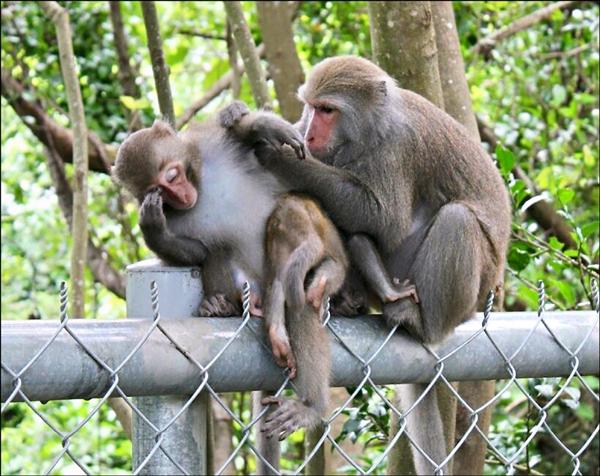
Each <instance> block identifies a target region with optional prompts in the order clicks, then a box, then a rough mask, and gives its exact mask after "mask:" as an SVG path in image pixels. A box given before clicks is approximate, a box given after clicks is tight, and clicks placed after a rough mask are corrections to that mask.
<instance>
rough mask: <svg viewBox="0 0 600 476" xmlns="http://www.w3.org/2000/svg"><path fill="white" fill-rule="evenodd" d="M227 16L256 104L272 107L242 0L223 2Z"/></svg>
mask: <svg viewBox="0 0 600 476" xmlns="http://www.w3.org/2000/svg"><path fill="white" fill-rule="evenodd" d="M223 3H224V4H225V11H226V12H227V18H228V19H229V21H230V22H231V27H232V29H233V36H234V37H235V42H236V44H237V47H238V49H239V51H240V55H241V57H242V60H243V61H244V65H245V66H246V74H247V75H248V81H249V82H250V88H251V89H252V95H253V96H254V100H255V101H256V105H257V106H258V107H260V108H263V109H272V108H273V105H272V102H271V97H270V96H269V89H268V87H267V81H266V79H265V73H264V71H263V68H262V67H261V65H260V58H259V56H258V52H257V51H256V45H255V44H254V40H253V39H252V35H251V34H250V29H249V28H248V23H246V19H245V18H244V13H243V12H242V5H241V3H240V2H223Z"/></svg>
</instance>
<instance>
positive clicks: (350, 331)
mask: <svg viewBox="0 0 600 476" xmlns="http://www.w3.org/2000/svg"><path fill="white" fill-rule="evenodd" d="M150 283H152V284H150ZM159 289H160V296H159V295H158V291H159ZM594 292H595V297H596V310H595V311H578V312H544V291H543V287H541V288H540V308H539V310H538V312H537V313H489V311H488V312H486V313H484V314H478V315H477V316H476V317H475V318H474V319H473V320H471V321H469V322H467V323H465V324H463V325H461V326H459V327H458V328H457V329H456V331H455V332H454V334H453V335H451V336H450V337H449V338H448V339H447V340H445V341H444V342H443V343H441V344H439V345H437V346H434V347H425V346H423V345H421V344H419V343H417V342H415V341H414V340H412V339H411V338H409V337H408V336H407V335H405V334H404V333H403V332H402V331H398V332H394V330H390V329H388V328H386V327H385V325H384V323H383V320H382V319H379V318H376V317H374V316H369V317H361V318H352V319H349V318H337V317H336V318H328V319H326V325H327V327H328V329H329V331H330V338H331V342H332V358H333V363H332V372H331V375H332V385H333V386H348V387H354V388H355V391H354V392H353V394H352V395H350V396H349V397H348V399H347V400H346V401H345V402H344V403H343V405H342V406H341V408H338V409H337V410H335V411H334V412H332V414H331V415H329V417H328V418H327V420H326V421H325V422H324V423H325V425H324V433H323V436H322V437H321V438H320V439H319V442H318V443H319V444H318V445H317V447H316V448H315V449H314V450H313V451H310V452H307V454H306V456H305V459H304V461H303V462H302V463H301V464H300V465H299V466H297V467H296V468H295V469H294V471H295V472H300V471H302V470H303V469H304V467H305V466H306V465H307V464H308V463H309V462H310V460H311V459H312V458H314V456H315V454H316V453H317V451H318V449H319V447H320V446H322V445H323V444H325V442H328V443H329V444H331V445H332V446H333V447H334V448H335V451H336V452H338V453H339V454H340V455H341V456H342V458H343V459H344V460H345V461H347V463H348V464H349V465H350V467H351V468H352V469H353V470H354V471H355V472H358V473H361V474H373V473H374V472H375V471H376V469H377V468H378V467H379V466H380V464H381V462H382V461H383V460H384V458H385V457H386V455H387V453H388V452H389V450H390V448H391V446H392V444H393V442H394V441H396V440H397V438H398V437H399V436H400V434H398V435H396V436H395V437H393V438H392V437H390V441H389V444H388V447H387V448H386V451H384V452H383V453H381V455H380V457H379V458H377V460H376V461H374V462H372V463H371V464H370V465H368V466H366V465H365V464H361V463H360V462H358V461H356V460H355V458H353V455H351V454H349V453H348V452H347V451H345V450H344V449H343V448H342V447H341V446H340V445H339V444H338V443H337V442H336V441H335V437H336V435H335V434H333V431H332V427H331V424H332V423H333V421H334V420H335V419H338V418H343V415H341V412H342V410H344V409H345V408H347V407H348V406H349V405H351V403H352V400H353V398H354V397H355V396H356V395H357V394H358V392H360V391H361V389H362V388H363V387H364V386H366V385H373V386H374V388H375V392H376V394H377V395H378V396H379V398H380V399H381V401H382V402H383V403H384V404H385V405H386V407H387V408H388V409H389V410H390V411H392V412H394V413H396V414H397V415H398V417H399V418H400V419H404V418H405V417H406V416H407V413H406V412H405V413H404V414H402V413H401V411H400V410H399V409H397V408H396V407H395V406H394V404H393V403H392V402H391V401H390V400H389V399H388V398H387V397H386V396H385V394H384V392H383V391H382V390H381V388H380V386H381V385H384V384H399V383H408V382H420V383H428V382H437V383H442V384H443V385H447V387H448V388H449V389H450V390H451V392H453V393H454V394H455V395H456V397H457V399H458V402H459V403H458V404H459V405H463V406H465V408H466V409H467V411H468V412H469V414H470V415H471V417H472V421H473V424H472V425H471V426H470V427H469V430H468V431H469V432H476V431H479V430H478V429H477V427H476V426H475V423H476V421H477V417H478V415H479V413H480V411H481V410H482V409H483V407H482V408H470V407H469V406H468V404H467V402H466V401H464V400H463V399H462V397H461V396H460V395H459V394H458V393H456V390H454V387H452V386H451V385H450V384H449V382H454V381H462V380H479V379H505V385H504V386H503V387H502V389H501V390H500V391H499V392H498V393H497V394H496V395H495V396H494V398H493V401H490V402H487V403H486V405H484V407H487V406H488V405H491V404H493V403H494V402H495V401H497V400H498V399H499V398H500V397H501V395H502V394H503V393H504V392H505V391H506V389H508V388H509V387H511V386H512V387H514V386H516V387H517V388H519V390H520V391H521V392H522V395H523V396H524V397H525V398H526V399H527V401H528V402H529V404H530V405H531V406H532V408H534V409H535V410H536V413H537V419H536V421H535V423H534V425H533V427H532V429H531V432H530V437H529V438H528V439H527V440H526V441H525V444H524V445H522V446H521V447H520V448H519V450H518V451H516V452H514V453H513V454H510V455H507V454H503V452H502V450H501V449H499V448H496V447H495V445H494V444H493V443H492V442H491V441H490V440H489V439H487V437H485V435H482V437H484V438H486V442H487V445H488V449H489V450H490V451H491V452H492V453H493V454H494V455H495V457H496V458H497V459H498V460H499V461H501V462H502V463H503V464H504V465H505V466H506V468H507V471H509V472H510V471H511V470H512V469H513V468H514V466H515V465H517V464H518V463H519V462H520V461H521V459H522V458H523V457H524V453H525V449H526V446H527V444H528V443H529V442H530V441H531V439H532V438H534V437H535V436H536V435H537V434H538V433H540V432H543V433H545V434H549V435H550V437H551V438H553V440H554V441H555V442H556V444H557V446H558V447H559V448H560V449H561V450H562V451H564V452H565V453H566V454H568V455H569V457H570V458H571V460H572V471H573V473H574V474H576V473H578V472H579V465H580V457H581V455H582V454H583V453H584V452H585V451H586V450H588V449H589V448H590V445H591V443H592V442H593V441H594V439H596V438H597V437H598V425H597V423H596V426H595V430H593V431H592V432H591V433H590V434H587V435H583V434H582V435H581V438H578V440H579V441H578V444H577V447H568V446H567V445H565V444H564V443H563V442H562V441H561V440H560V438H559V437H558V436H557V435H556V433H555V431H554V430H553V429H552V428H551V427H550V426H549V425H548V424H547V421H546V419H547V414H548V410H549V408H550V407H551V406H552V405H554V404H556V402H557V401H558V400H559V399H560V398H561V395H562V393H563V391H564V389H565V388H566V387H567V386H568V385H569V384H571V383H572V382H574V381H577V382H578V385H579V386H580V387H581V388H582V389H583V390H582V391H583V392H585V393H587V394H588V395H589V396H590V397H591V399H592V400H593V401H594V402H595V405H597V404H598V401H599V397H598V393H597V391H594V390H593V389H592V388H590V386H589V385H588V383H586V381H585V379H583V378H582V377H583V376H584V375H598V374H599V372H600V364H599V358H598V357H599V356H598V354H599V351H598V348H599V334H598V304H597V303H598V290H597V288H595V289H594ZM200 299H201V284H200V282H199V275H198V273H197V271H196V270H194V269H185V268H164V267H160V266H157V265H156V264H155V263H150V264H148V263H143V264H139V265H136V266H133V267H131V268H130V269H129V284H128V315H129V316H133V317H134V318H131V319H127V320H124V321H116V320H113V321H90V320H75V319H70V318H69V317H68V316H67V314H66V303H67V296H66V290H65V289H64V288H63V289H62V290H61V296H60V309H61V315H60V320H59V321H37V322H33V321H25V322H21V321H4V322H2V350H1V368H2V384H1V393H2V402H4V403H3V405H2V412H4V411H5V410H6V409H7V408H8V407H9V405H11V404H12V403H14V402H25V403H26V404H27V405H28V406H29V407H30V408H31V409H32V411H34V412H35V413H36V414H37V415H38V416H39V417H40V418H41V419H42V420H43V421H44V422H45V424H47V425H48V426H49V427H50V428H52V430H53V431H54V432H55V433H56V434H57V435H59V436H60V438H61V440H62V445H63V447H62V450H61V451H60V452H59V454H58V455H57V456H56V457H55V459H54V460H53V461H49V462H48V467H47V468H40V471H46V472H51V471H52V470H53V468H55V467H56V465H57V464H58V462H59V461H60V460H61V458H63V457H65V455H68V456H69V457H70V458H71V459H72V460H73V461H74V462H75V463H76V464H77V465H78V466H79V467H80V468H81V470H82V471H83V472H85V473H89V472H90V471H89V469H88V468H87V467H86V465H85V464H84V463H83V462H82V461H81V460H80V458H79V455H77V454H74V453H73V451H72V450H71V448H70V441H71V438H72V437H73V436H74V435H75V434H76V433H77V432H78V431H79V430H80V429H81V428H82V427H83V426H84V425H86V424H87V423H88V422H89V420H90V419H91V418H92V416H94V415H95V413H97V412H98V410H99V409H100V407H101V406H102V405H103V404H104V403H105V402H106V400H107V399H108V398H109V397H114V396H120V397H123V398H124V399H125V401H126V402H127V404H128V405H129V406H130V407H131V409H132V410H133V414H134V431H133V452H134V454H133V471H134V473H142V474H206V473H208V472H213V471H214V472H216V473H220V472H222V471H224V470H225V468H226V467H228V465H229V464H230V463H231V461H232V460H233V459H234V458H235V456H236V455H237V454H238V453H239V451H240V450H241V449H242V448H243V447H247V448H250V450H251V451H252V452H253V453H254V454H255V456H256V458H257V461H260V462H262V464H263V465H264V467H266V468H270V470H272V471H274V472H277V471H279V469H278V466H277V464H278V462H276V461H267V460H266V459H265V458H264V456H263V455H262V454H261V452H260V451H259V450H258V449H257V448H256V446H255V443H254V439H253V433H254V431H253V430H254V428H255V425H256V422H257V421H258V420H259V419H260V418H261V417H262V416H263V414H264V413H265V411H263V412H261V413H260V414H258V415H255V416H253V418H252V421H250V422H249V423H244V421H243V420H242V418H241V415H238V414H236V413H235V411H234V410H233V409H232V408H230V405H229V404H228V403H227V400H226V399H225V398H223V396H222V395H219V393H222V392H231V391H243V390H271V391H276V392H277V394H279V393H281V392H282V391H283V390H284V389H285V388H286V386H288V384H289V383H290V382H289V381H288V379H287V378H286V375H285V373H284V372H282V370H281V369H280V368H279V367H277V366H276V365H275V364H274V362H273V359H272V357H271V352H270V349H269V346H268V344H267V341H266V338H265V334H264V332H263V329H262V322H261V321H260V320H257V319H252V318H250V316H249V313H248V311H247V309H248V308H247V306H246V310H245V312H244V315H243V316H242V318H190V317H186V316H190V315H191V314H192V312H193V311H194V310H195V309H196V308H197V306H198V304H199V302H200ZM159 301H160V303H161V309H160V310H159V307H158V303H159ZM167 303H168V304H167ZM541 376H547V377H549V376H560V377H566V379H565V380H564V382H563V383H562V385H561V386H560V388H559V390H558V391H557V392H556V393H555V394H554V395H552V396H551V398H549V399H548V401H547V402H545V403H544V404H543V405H540V404H539V403H538V402H537V401H536V400H535V399H534V398H533V397H532V396H531V395H530V394H529V393H528V391H527V389H526V388H525V386H524V385H523V384H522V383H521V382H520V381H519V380H517V379H520V378H524V377H541ZM95 397H96V398H100V401H99V402H98V403H97V404H96V405H95V406H94V407H93V408H92V410H91V411H90V413H89V415H88V416H87V417H86V418H84V419H83V420H82V421H81V422H79V424H78V425H77V426H76V427H75V428H72V429H71V430H70V431H69V432H67V433H65V432H61V431H60V430H59V429H58V428H56V426H55V425H54V424H53V423H52V422H51V421H49V420H48V419H47V418H45V416H44V414H43V413H42V412H41V411H40V410H38V409H37V408H36V407H35V406H34V405H33V404H32V402H33V401H36V400H41V401H47V400H58V399H73V398H86V399H87V398H95ZM210 401H212V402H213V405H215V404H216V405H217V406H219V407H220V408H222V409H223V410H224V411H225V412H226V414H227V415H228V416H229V417H230V418H231V419H232V421H233V422H234V423H236V424H237V425H239V426H240V427H242V435H243V437H242V438H241V441H239V442H238V444H237V446H235V448H233V451H232V452H231V454H230V455H229V456H228V458H227V459H226V460H225V461H219V462H217V466H218V467H213V464H214V463H211V461H210V460H211V459H212V455H211V454H210V450H209V449H208V448H209V446H210V444H209V441H208V436H207V431H208V427H209V421H210V418H209V417H208V416H209V414H208V412H209V409H210V406H209V402H210ZM265 410H266V409H265ZM409 411H410V410H409ZM596 417H597V414H596ZM401 431H402V434H406V435H407V436H408V438H409V440H411V438H410V428H404V427H402V429H401ZM457 440H458V438H457ZM411 441H412V440H411ZM463 442H464V438H462V439H460V440H459V441H458V443H457V446H456V447H455V448H454V450H452V451H451V452H450V454H449V455H448V457H447V458H446V459H445V460H444V461H435V462H433V463H432V472H433V471H438V472H439V471H441V469H442V468H443V467H444V465H445V464H446V463H447V462H448V461H449V460H450V459H451V458H452V457H453V456H454V454H455V453H456V452H457V451H458V449H459V447H460V445H461V444H463ZM413 443H414V442H413ZM419 450H421V449H419Z"/></svg>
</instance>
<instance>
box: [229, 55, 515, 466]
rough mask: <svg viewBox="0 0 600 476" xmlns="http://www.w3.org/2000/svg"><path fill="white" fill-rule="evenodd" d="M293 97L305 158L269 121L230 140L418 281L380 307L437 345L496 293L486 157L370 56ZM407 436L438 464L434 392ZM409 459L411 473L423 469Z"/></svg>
mask: <svg viewBox="0 0 600 476" xmlns="http://www.w3.org/2000/svg"><path fill="white" fill-rule="evenodd" d="M299 96H300V98H301V100H302V101H303V102H304V112H303V115H302V118H301V119H300V121H299V123H298V124H297V125H296V127H297V129H298V130H299V132H300V133H301V134H302V135H303V136H304V142H305V145H306V148H307V149H308V151H309V152H310V154H311V155H312V157H310V156H309V157H306V158H305V159H304V160H298V156H297V155H296V154H293V153H291V152H292V150H291V149H290V148H289V147H288V146H286V145H285V143H286V142H289V141H288V140H279V141H277V143H276V142H275V141H273V140H268V138H270V137H279V138H280V137H281V136H283V135H284V134H283V130H282V129H281V128H280V127H279V124H280V123H279V122H278V123H275V121H273V120H272V118H271V117H270V116H262V117H261V118H258V119H257V120H255V121H254V122H253V124H252V127H250V128H242V129H241V130H240V131H239V133H238V137H239V138H240V140H242V141H244V142H246V143H248V144H251V145H253V146H254V148H255V154H256V156H257V157H258V159H259V161H260V163H261V164H262V165H263V166H264V167H265V168H266V169H268V170H269V171H271V172H272V173H273V174H274V175H276V176H277V177H279V178H281V179H282V180H284V181H285V182H286V183H287V184H288V185H289V187H290V189H291V190H293V191H299V192H304V193H307V194H309V195H310V196H311V197H315V198H316V199H317V200H318V201H319V202H320V204H321V205H322V207H323V208H324V210H325V211H326V212H327V214H328V215H329V217H331V219H332V221H333V222H334V224H335V225H336V226H337V227H338V228H339V229H340V231H341V232H342V233H344V234H346V235H350V236H351V238H350V240H352V237H361V236H366V237H368V240H370V242H371V243H373V244H374V246H375V249H374V251H375V253H376V255H377V256H380V257H381V260H382V263H383V265H384V267H385V269H386V270H387V273H388V274H389V276H390V277H391V278H392V280H393V281H394V280H397V281H398V282H401V281H404V280H405V279H409V280H410V282H411V283H414V285H416V288H417V289H418V292H419V297H420V302H419V303H417V302H415V301H414V300H411V299H401V300H395V301H392V302H383V315H384V317H385V319H386V320H387V322H388V323H389V324H390V325H391V326H395V325H401V326H403V327H404V328H405V329H407V330H408V331H409V332H410V333H412V334H413V335H414V336H415V337H416V338H418V339H420V340H421V341H423V342H425V343H436V342H439V341H441V340H442V339H443V338H444V337H445V336H446V335H447V334H448V333H450V332H451V331H452V330H453V329H454V328H455V327H456V326H457V325H458V324H460V323H462V322H464V321H465V320H467V319H469V318H470V317H471V316H472V315H473V314H474V313H475V312H476V310H478V309H479V310H481V309H482V308H483V307H484V303H485V300H486V296H487V293H488V292H489V290H490V289H492V288H497V287H501V286H502V280H503V273H504V265H505V257H506V248H507V244H508V239H509V233H510V223H511V211H510V203H509V199H508V194H507V192H506V190H505V187H504V184H503V182H502V179H501V177H500V174H499V173H498V171H497V169H496V167H495V166H494V163H493V161H492V160H491V159H490V157H489V156H488V155H487V153H486V152H485V151H484V150H483V148H482V147H481V145H480V144H479V143H477V142H476V141H474V140H473V139H472V138H471V137H470V136H469V134H468V132H467V131H466V130H465V129H464V128H463V127H462V126H461V125H460V124H459V123H458V122H456V121H455V120H454V119H453V118H451V117H450V116H449V115H448V114H446V113H445V112H443V111H441V110H440V109H438V108H436V107H435V106H434V105H432V104H431V103H430V102H428V101H427V100H426V99H424V98H422V97H421V96H419V95H417V94H415V93H412V92H410V91H407V90H404V89H401V88H399V87H397V86H396V84H395V82H394V80H393V79H392V78H391V77H390V76H388V75H387V74H386V73H385V72H384V71H383V70H382V69H380V68H379V67H378V66H376V65H375V64H373V63H371V62H370V61H368V60H365V59H362V58H358V57H354V56H341V57H336V58H329V59H326V60H324V61H322V62H321V63H319V64H318V65H316V66H315V67H314V69H313V71H312V73H311V74H310V76H309V78H308V80H307V82H306V84H305V85H304V86H302V87H301V88H300V91H299ZM243 122H244V121H243V120H242V121H241V122H240V124H242V125H243ZM265 138H267V140H265ZM277 144H280V145H279V146H277ZM281 144H283V145H281ZM367 249H368V248H367ZM363 252H364V248H363ZM350 254H351V255H352V252H351V253H350ZM352 261H353V264H354V260H352ZM360 271H361V273H363V274H364V270H360ZM365 278H366V279H368V275H367V276H365ZM368 284H369V285H370V286H372V284H371V283H368ZM399 364H400V363H399ZM423 389H424V387H423V386H421V390H423ZM419 394H420V390H419V391H417V392H416V395H419ZM413 415H414V416H413ZM408 430H409V431H410V432H411V435H416V438H415V439H416V442H417V443H418V444H420V445H421V447H422V448H423V449H424V450H425V451H426V452H427V453H428V454H429V456H430V457H431V458H432V459H433V460H434V461H436V462H438V463H439V462H441V461H442V460H443V459H444V458H445V456H446V449H445V444H444V439H443V437H442V434H443V433H442V424H441V418H440V415H439V410H438V408H437V401H436V392H434V391H432V392H429V393H428V394H427V396H426V398H425V399H423V400H422V401H421V402H420V404H419V405H418V406H417V407H416V408H415V411H413V412H411V415H410V418H409V424H408ZM414 453H415V463H416V466H417V472H418V473H419V474H421V473H430V472H431V471H432V470H433V467H432V466H431V464H430V463H429V462H428V461H427V460H426V459H425V458H423V457H422V456H421V455H420V454H418V452H416V451H414Z"/></svg>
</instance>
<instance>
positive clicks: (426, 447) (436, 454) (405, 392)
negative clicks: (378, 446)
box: [395, 383, 450, 474]
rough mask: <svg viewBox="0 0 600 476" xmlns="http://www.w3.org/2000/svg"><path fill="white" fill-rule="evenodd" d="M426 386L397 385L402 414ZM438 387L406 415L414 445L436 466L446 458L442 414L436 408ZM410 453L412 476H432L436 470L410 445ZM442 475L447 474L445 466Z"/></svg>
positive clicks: (407, 428)
mask: <svg viewBox="0 0 600 476" xmlns="http://www.w3.org/2000/svg"><path fill="white" fill-rule="evenodd" d="M426 388H427V385H426V384H420V383H417V384H403V385H396V387H395V389H396V396H397V398H398V404H399V406H400V408H401V410H402V412H406V411H407V410H408V409H409V408H410V407H411V406H412V405H413V404H414V403H415V402H416V401H417V399H418V398H419V397H420V396H421V395H422V394H423V393H424V392H425V390H426ZM437 391H438V385H435V386H433V387H432V388H431V389H430V390H429V392H428V393H427V394H426V395H425V397H424V398H423V399H422V400H421V401H420V402H419V403H418V404H417V405H416V406H415V407H414V408H413V409H412V411H411V412H410V413H409V414H408V415H407V417H406V418H407V426H406V431H407V432H408V434H409V435H410V436H411V438H412V440H413V442H414V444H415V445H416V446H419V447H420V448H421V449H422V450H423V451H425V453H427V455H428V456H429V457H430V458H431V459H432V460H433V461H434V462H435V463H436V464H438V465H439V464H440V463H441V462H442V461H443V460H444V458H446V455H447V454H448V453H447V450H446V439H445V434H444V426H443V424H442V415H441V412H440V407H439V405H438V397H437ZM409 446H410V451H411V454H412V461H413V464H414V469H415V474H432V473H433V471H434V470H435V467H434V466H432V464H431V463H430V462H429V461H428V460H427V458H425V457H424V456H423V455H422V454H421V453H420V452H419V451H418V450H417V449H416V447H415V446H413V445H412V444H410V445H409ZM443 472H444V474H450V473H449V472H448V467H447V466H444V467H443Z"/></svg>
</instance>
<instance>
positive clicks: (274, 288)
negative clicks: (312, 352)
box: [264, 278, 296, 379]
mask: <svg viewBox="0 0 600 476" xmlns="http://www.w3.org/2000/svg"><path fill="white" fill-rule="evenodd" d="M264 317H265V325H266V328H267V335H268V336H269V341H270V342H271V349H272V350H273V357H274V358H275V362H276V363H277V365H279V366H280V367H287V368H289V369H290V378H291V379H293V378H295V377H296V359H295V358H294V354H293V353H292V348H291V346H290V340H289V338H288V334H287V331H286V329H285V295H284V292H283V285H282V283H281V280H280V279H278V278H275V279H274V280H273V281H272V282H270V283H269V284H268V285H267V289H266V296H265V307H264Z"/></svg>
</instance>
